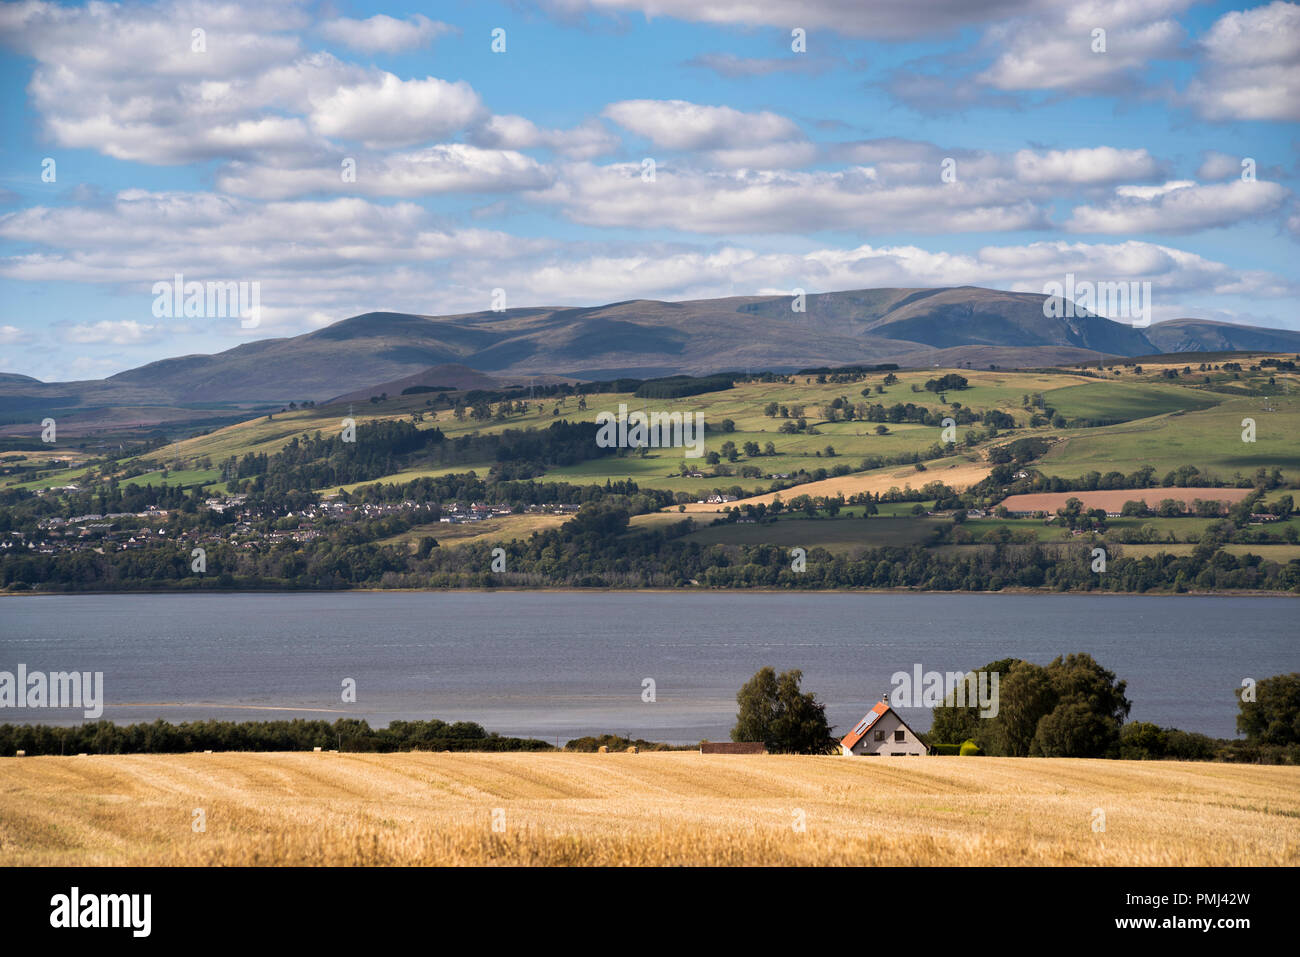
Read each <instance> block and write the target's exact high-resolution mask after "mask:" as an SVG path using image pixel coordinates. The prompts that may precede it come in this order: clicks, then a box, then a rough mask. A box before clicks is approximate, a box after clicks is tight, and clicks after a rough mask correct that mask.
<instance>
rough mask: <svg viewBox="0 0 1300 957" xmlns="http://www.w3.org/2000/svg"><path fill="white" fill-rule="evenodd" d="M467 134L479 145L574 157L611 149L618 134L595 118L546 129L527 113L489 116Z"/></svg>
mask: <svg viewBox="0 0 1300 957" xmlns="http://www.w3.org/2000/svg"><path fill="white" fill-rule="evenodd" d="M470 136H471V138H472V139H473V140H474V142H475V143H476V144H478V145H479V146H491V147H496V148H498V149H513V150H526V149H535V148H539V147H540V148H543V149H549V150H554V151H555V152H557V153H560V154H562V155H564V156H567V157H569V158H570V159H577V160H585V159H593V158H595V157H597V156H602V155H604V154H606V153H612V152H613V151H614V150H616V149H618V146H619V139H618V137H617V136H615V135H614V134H613V133H610V132H609V131H608V130H607V129H605V127H604V126H602V125H601V124H600V122H599V121H598V120H595V119H589V120H586V121H584V122H583V123H581V124H579V125H578V126H574V127H572V128H570V129H567V130H560V129H549V130H548V129H542V128H541V127H539V126H537V125H536V124H535V123H533V121H532V120H530V119H528V118H527V117H523V116H513V115H502V116H493V117H491V118H490V119H489V120H488V121H487V122H486V123H484V124H483V125H482V126H480V127H478V128H477V129H474V130H471V131H470Z"/></svg>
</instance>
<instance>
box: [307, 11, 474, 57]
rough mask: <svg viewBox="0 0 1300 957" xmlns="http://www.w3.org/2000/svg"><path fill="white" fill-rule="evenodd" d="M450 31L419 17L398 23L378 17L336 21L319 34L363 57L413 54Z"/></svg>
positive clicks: (385, 15) (322, 27) (444, 25)
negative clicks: (365, 55)
mask: <svg viewBox="0 0 1300 957" xmlns="http://www.w3.org/2000/svg"><path fill="white" fill-rule="evenodd" d="M454 30H455V28H454V27H452V26H450V25H449V24H446V23H440V22H439V21H437V20H430V19H429V18H428V17H426V16H425V15H424V14H422V13H417V14H415V16H413V17H410V18H409V19H406V20H398V19H396V18H395V17H390V16H388V15H387V14H383V13H379V14H376V15H375V16H373V17H367V18H366V19H365V20H353V19H351V18H350V17H339V18H337V19H335V20H329V21H327V22H325V23H323V24H321V27H320V32H321V34H322V36H324V37H325V38H326V39H327V40H331V41H332V42H334V43H339V44H342V45H343V46H346V47H350V48H352V49H353V50H360V51H362V52H363V53H400V52H401V51H403V50H414V49H416V48H418V47H422V46H424V45H425V44H427V43H428V42H429V41H430V40H432V39H434V38H435V37H437V36H440V35H442V34H444V33H451V32H453V31H454Z"/></svg>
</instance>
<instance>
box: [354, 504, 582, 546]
mask: <svg viewBox="0 0 1300 957" xmlns="http://www.w3.org/2000/svg"><path fill="white" fill-rule="evenodd" d="M572 517H573V516H572V515H550V514H546V513H542V512H525V513H523V514H520V515H501V516H494V517H493V518H485V519H483V520H481V521H478V522H464V523H459V524H456V523H452V522H429V523H427V524H425V525H416V526H413V527H412V528H409V529H407V530H406V531H404V532H402V533H401V534H399V535H394V536H392V537H391V538H385V539H382V540H380V541H379V542H378V543H377V544H380V545H398V544H401V543H402V542H406V543H408V544H410V545H412V546H414V545H415V544H416V543H417V542H419V540H420V539H421V538H423V537H424V536H426V535H431V536H433V537H434V538H436V539H437V540H438V545H439V547H442V546H448V545H471V544H481V543H484V542H491V543H493V544H495V543H498V542H510V541H514V540H515V539H521V540H526V539H528V538H530V537H531V536H532V534H533V533H534V532H540V531H544V530H546V529H548V528H559V527H560V526H561V525H563V524H564V523H565V522H567V521H568V520H569V519H571V518H572Z"/></svg>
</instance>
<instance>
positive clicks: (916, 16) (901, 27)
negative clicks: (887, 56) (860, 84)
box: [548, 0, 1056, 49]
mask: <svg viewBox="0 0 1300 957" xmlns="http://www.w3.org/2000/svg"><path fill="white" fill-rule="evenodd" d="M1054 2H1056V0H908V2H906V3H863V2H861V0H805V2H803V3H800V4H799V5H798V10H797V11H794V10H792V8H791V5H790V3H789V2H788V0H714V2H709V3H701V2H699V0H548V6H550V7H551V8H553V9H555V10H556V11H558V12H560V13H562V14H565V15H570V16H572V15H576V14H583V13H591V12H596V13H605V14H637V15H638V16H644V17H647V18H649V17H674V18H676V19H679V20H686V21H689V22H693V23H719V24H738V25H743V26H766V27H779V28H781V29H783V30H785V31H786V32H787V34H788V32H789V31H790V29H791V28H792V27H794V26H800V27H803V28H804V29H806V30H809V31H812V30H814V29H816V30H826V31H833V32H841V33H847V34H850V35H854V36H863V37H882V38H905V37H920V36H925V35H928V34H935V33H947V32H950V31H953V30H955V29H957V28H958V27H962V26H966V25H968V24H973V23H981V22H986V21H990V20H996V19H1002V18H1005V17H1009V16H1014V15H1016V14H1019V13H1024V12H1026V11H1032V10H1034V9H1040V8H1044V7H1050V6H1051V5H1052V4H1053V3H1054ZM809 42H810V43H815V42H816V39H815V37H814V38H813V39H810V41H809ZM810 49H812V48H811V47H810Z"/></svg>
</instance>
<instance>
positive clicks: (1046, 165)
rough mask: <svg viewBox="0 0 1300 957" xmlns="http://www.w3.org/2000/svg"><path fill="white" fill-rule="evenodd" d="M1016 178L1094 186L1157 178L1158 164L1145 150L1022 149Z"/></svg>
mask: <svg viewBox="0 0 1300 957" xmlns="http://www.w3.org/2000/svg"><path fill="white" fill-rule="evenodd" d="M1015 170H1016V179H1018V180H1019V181H1020V182H1022V183H1052V184H1070V185H1084V186H1090V185H1095V184H1098V183H1114V182H1118V181H1122V180H1126V179H1127V180H1133V179H1145V178H1147V177H1150V176H1154V175H1156V172H1157V170H1158V164H1157V163H1156V161H1155V159H1153V158H1152V156H1151V154H1150V153H1148V152H1147V151H1146V150H1145V149H1137V150H1120V149H1115V148H1114V147H1111V146H1098V147H1095V148H1093V149H1073V150H1049V151H1047V152H1035V151H1033V150H1020V151H1019V152H1017V153H1016V155H1015Z"/></svg>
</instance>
